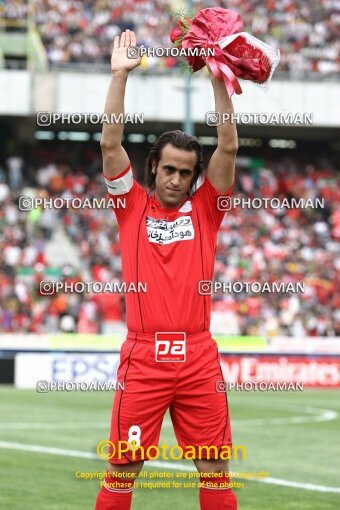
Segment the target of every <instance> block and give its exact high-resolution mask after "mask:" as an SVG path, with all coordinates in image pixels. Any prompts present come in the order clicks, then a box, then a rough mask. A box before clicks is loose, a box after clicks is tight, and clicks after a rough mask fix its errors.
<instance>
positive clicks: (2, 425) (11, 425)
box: [0, 422, 109, 430]
mask: <svg viewBox="0 0 340 510" xmlns="http://www.w3.org/2000/svg"><path fill="white" fill-rule="evenodd" d="M75 427H77V429H79V428H83V429H99V428H105V429H109V425H108V423H106V424H105V423H103V422H100V423H91V422H90V423H89V422H87V423H78V422H50V423H48V422H45V423H44V422H0V430H8V429H16V430H26V429H34V430H40V429H42V430H45V429H46V430H54V429H58V430H59V429H74V428H75Z"/></svg>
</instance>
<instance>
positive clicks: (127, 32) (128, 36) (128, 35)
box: [125, 30, 131, 47]
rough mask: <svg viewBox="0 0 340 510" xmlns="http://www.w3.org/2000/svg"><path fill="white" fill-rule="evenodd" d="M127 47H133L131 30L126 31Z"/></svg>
mask: <svg viewBox="0 0 340 510" xmlns="http://www.w3.org/2000/svg"><path fill="white" fill-rule="evenodd" d="M125 46H126V47H127V46H131V32H130V30H127V31H126V38H125Z"/></svg>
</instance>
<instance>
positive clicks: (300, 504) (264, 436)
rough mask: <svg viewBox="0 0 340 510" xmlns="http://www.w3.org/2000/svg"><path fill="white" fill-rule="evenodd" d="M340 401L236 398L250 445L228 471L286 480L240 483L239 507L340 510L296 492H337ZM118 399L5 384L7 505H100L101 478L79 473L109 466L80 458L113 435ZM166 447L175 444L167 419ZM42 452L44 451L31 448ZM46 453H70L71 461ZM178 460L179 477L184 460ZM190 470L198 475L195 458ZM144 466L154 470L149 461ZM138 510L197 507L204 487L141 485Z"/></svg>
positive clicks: (317, 393) (317, 495)
mask: <svg viewBox="0 0 340 510" xmlns="http://www.w3.org/2000/svg"><path fill="white" fill-rule="evenodd" d="M339 395H340V393H339V391H335V390H305V391H304V392H286V393H279V392H232V393H230V394H229V406H230V410H231V416H232V428H233V439H234V445H244V446H245V447H246V453H247V457H246V459H245V460H241V459H239V460H237V461H236V460H233V461H232V463H231V470H232V471H234V472H237V471H238V472H241V471H242V472H259V471H267V472H269V477H271V478H272V479H275V480H276V481H277V480H283V481H286V482H288V486H284V485H277V484H274V483H263V482H259V481H254V480H234V481H239V482H243V483H244V484H245V486H244V488H241V489H238V490H236V493H237V496H238V501H239V510H307V509H311V510H312V509H313V510H331V509H334V510H338V509H339V508H340V491H339V489H338V491H337V492H336V491H333V492H330V491H325V492H321V491H316V490H311V488H310V487H309V488H308V486H307V488H302V487H299V488H297V487H294V486H291V482H293V483H294V482H296V483H299V484H312V485H317V486H323V487H329V488H337V487H339V486H340V441H339V433H340V420H339V413H340V398H339ZM112 397H113V396H112V394H110V393H109V392H87V393H83V392H76V391H74V392H69V393H68V392H53V393H47V394H39V393H36V392H35V391H31V390H16V389H14V388H12V387H9V386H3V387H0V486H1V489H0V508H1V509H4V510H88V509H89V510H90V509H93V507H94V501H95V497H96V493H97V491H98V488H99V482H98V480H82V479H77V478H76V472H78V471H81V472H98V471H99V472H101V471H104V470H105V462H104V461H100V460H98V459H96V458H91V457H90V458H86V456H85V458H80V457H77V452H78V451H80V452H86V454H89V453H90V454H92V455H93V456H94V454H95V451H96V445H97V443H98V442H99V441H101V440H102V439H106V438H107V437H108V430H109V423H110V416H111V405H112ZM162 442H164V443H167V444H168V445H169V446H171V445H175V444H176V440H175V438H174V435H173V431H172V427H171V422H170V418H169V416H168V415H166V417H165V419H164V427H163V430H162V436H161V443H162ZM25 445H34V446H28V447H27V448H25ZM37 448H38V449H40V450H41V451H34V450H36V449H37ZM44 448H56V449H62V450H66V453H67V452H70V451H73V455H74V456H70V455H66V454H63V455H60V454H59V455H57V454H56V452H54V451H53V450H51V451H49V452H46V451H45V452H44ZM57 451H58V452H59V453H60V451H59V450H57ZM71 453H72V452H71ZM180 463H181V464H182V465H183V461H181V462H180ZM173 464H174V469H172V470H171V472H172V473H173V476H175V475H176V465H177V464H179V462H173ZM186 464H187V466H188V467H189V468H190V469H192V463H191V462H189V461H187V463H186ZM145 466H147V469H148V470H149V471H153V472H154V471H155V470H156V468H155V467H153V466H152V465H151V463H146V464H145ZM157 470H158V471H165V470H164V469H162V468H161V467H157ZM167 471H169V470H168V469H167ZM155 481H156V480H155ZM158 481H159V480H158ZM182 482H183V480H182ZM286 482H283V483H286ZM280 483H281V482H280ZM132 508H133V510H159V509H164V510H168V509H170V508H176V509H178V510H198V508H199V505H198V496H197V490H196V489H187V488H186V489H184V488H182V489H146V488H137V489H136V490H135V492H134V498H133V506H132Z"/></svg>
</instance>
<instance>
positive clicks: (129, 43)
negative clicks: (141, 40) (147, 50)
mask: <svg viewBox="0 0 340 510" xmlns="http://www.w3.org/2000/svg"><path fill="white" fill-rule="evenodd" d="M136 42H137V41H136V36H135V33H134V32H132V31H131V30H126V32H123V33H122V34H121V36H120V37H119V35H117V36H116V37H115V39H114V43H113V51H112V56H111V71H112V72H115V71H127V72H129V71H132V69H134V68H135V67H138V66H139V65H140V63H141V60H142V59H141V57H139V55H138V48H137V46H136ZM134 57H136V58H134Z"/></svg>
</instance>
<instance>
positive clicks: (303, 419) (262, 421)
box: [0, 405, 338, 430]
mask: <svg viewBox="0 0 340 510" xmlns="http://www.w3.org/2000/svg"><path fill="white" fill-rule="evenodd" d="M264 407H269V406H264ZM274 407H275V406H274ZM289 407H290V408H291V407H293V408H294V409H295V408H296V407H295V406H292V405H291V406H288V407H287V406H285V407H284V408H283V409H288V408H289ZM281 409H282V408H281ZM299 410H300V411H304V412H306V413H310V414H313V413H315V412H320V411H321V414H317V415H315V416H291V417H287V418H255V419H249V420H248V419H244V420H237V419H235V420H232V423H233V424H235V425H238V426H246V427H247V426H253V425H287V424H290V423H291V424H295V423H299V424H300V423H314V422H324V421H332V420H335V419H336V418H337V417H338V413H337V412H336V411H332V410H330V409H320V408H317V407H299ZM75 426H76V427H77V428H83V429H90V428H91V429H99V428H103V429H107V424H105V423H102V422H85V423H75V422H63V423H58V422H50V423H48V422H46V423H44V422H0V430H7V429H15V430H26V429H32V430H33V429H34V430H40V429H41V430H44V429H46V430H54V429H58V430H59V429H73V428H74V427H75ZM162 427H164V428H172V423H171V421H170V420H164V422H163V425H162Z"/></svg>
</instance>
